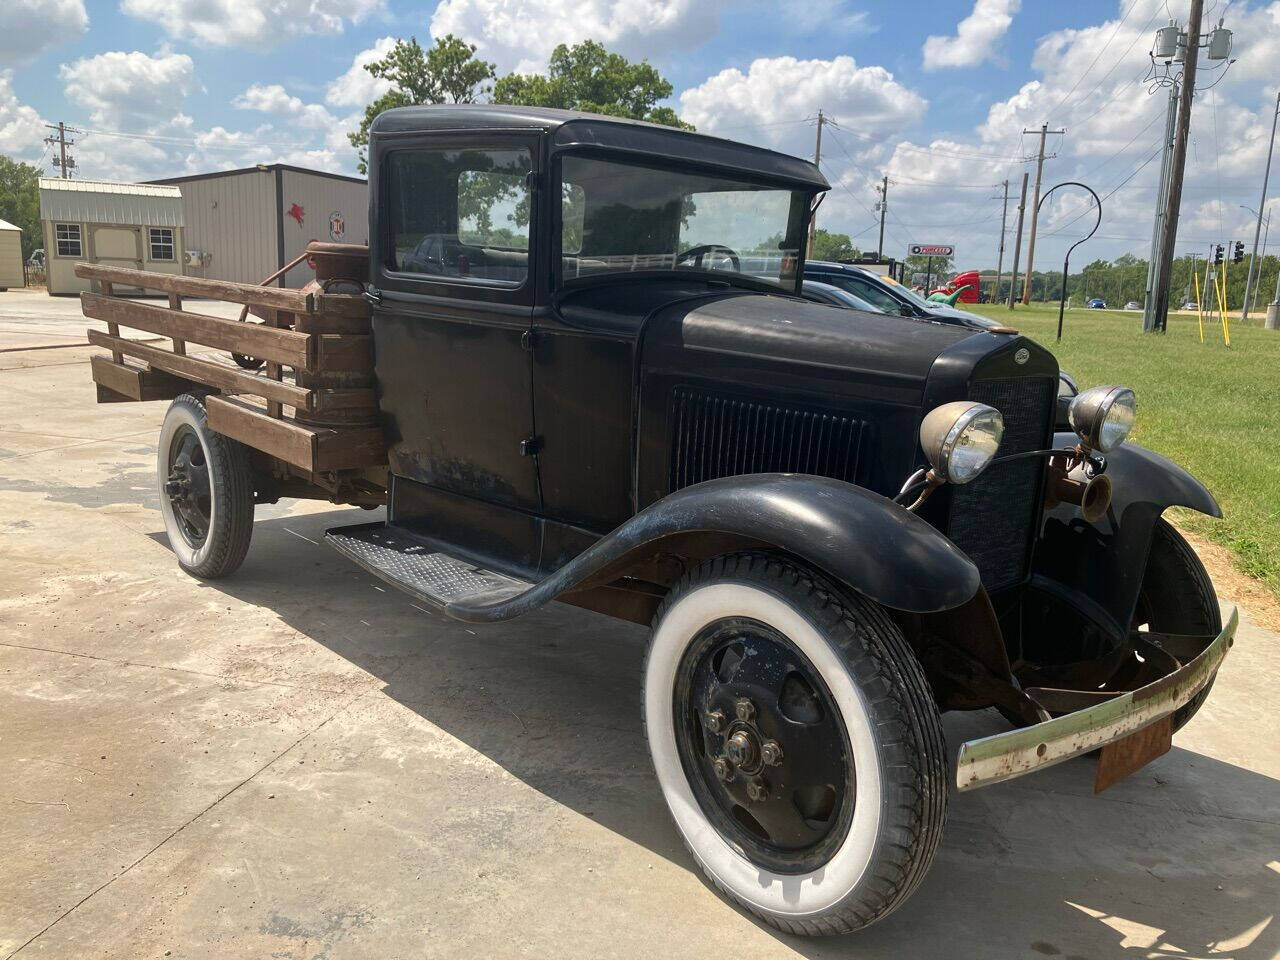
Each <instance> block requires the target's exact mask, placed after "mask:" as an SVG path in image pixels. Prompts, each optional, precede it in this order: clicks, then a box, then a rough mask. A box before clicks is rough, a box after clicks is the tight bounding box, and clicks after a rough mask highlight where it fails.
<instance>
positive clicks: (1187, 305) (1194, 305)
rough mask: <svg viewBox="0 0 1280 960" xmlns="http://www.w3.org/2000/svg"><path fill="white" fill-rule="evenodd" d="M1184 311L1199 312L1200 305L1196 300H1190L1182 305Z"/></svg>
mask: <svg viewBox="0 0 1280 960" xmlns="http://www.w3.org/2000/svg"><path fill="white" fill-rule="evenodd" d="M1182 309H1183V310H1199V309H1200V304H1198V303H1196V302H1195V301H1194V300H1188V301H1187V302H1186V303H1184V304H1183V305H1182Z"/></svg>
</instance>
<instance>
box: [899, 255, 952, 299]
mask: <svg viewBox="0 0 1280 960" xmlns="http://www.w3.org/2000/svg"><path fill="white" fill-rule="evenodd" d="M929 260H930V258H929V257H918V256H909V257H907V280H908V282H910V280H911V278H912V277H914V276H915V275H916V274H917V273H918V274H921V276H922V277H923V275H925V274H928V275H929V286H930V287H937V286H940V285H941V284H942V283H943V282H944V281H946V280H947V279H948V278H949V277H951V276H952V275H954V274H955V272H956V268H955V260H954V259H953V258H951V257H933V258H932V260H933V266H932V267H930V266H929ZM925 293H928V291H927V290H926V291H925Z"/></svg>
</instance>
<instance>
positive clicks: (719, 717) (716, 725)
mask: <svg viewBox="0 0 1280 960" xmlns="http://www.w3.org/2000/svg"><path fill="white" fill-rule="evenodd" d="M702 722H703V723H705V724H706V725H707V729H708V730H710V731H711V732H712V733H724V731H725V727H726V726H727V724H726V722H725V718H724V712H723V711H721V710H712V711H711V712H710V713H708V714H706V715H705V716H703V718H702Z"/></svg>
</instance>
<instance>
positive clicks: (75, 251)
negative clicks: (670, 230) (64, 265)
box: [54, 223, 82, 257]
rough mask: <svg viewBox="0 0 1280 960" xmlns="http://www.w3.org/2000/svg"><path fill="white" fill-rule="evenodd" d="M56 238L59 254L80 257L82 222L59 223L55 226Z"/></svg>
mask: <svg viewBox="0 0 1280 960" xmlns="http://www.w3.org/2000/svg"><path fill="white" fill-rule="evenodd" d="M54 239H55V240H56V241H57V244H58V256H60V257H79V256H82V254H81V252H80V224H78V223H59V224H56V225H55V226H54Z"/></svg>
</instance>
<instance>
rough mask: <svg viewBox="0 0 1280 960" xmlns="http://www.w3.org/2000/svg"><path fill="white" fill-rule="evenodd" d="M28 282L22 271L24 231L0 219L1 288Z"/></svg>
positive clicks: (4, 288) (22, 284) (19, 285)
mask: <svg viewBox="0 0 1280 960" xmlns="http://www.w3.org/2000/svg"><path fill="white" fill-rule="evenodd" d="M25 284H26V275H25V274H23V272H22V231H21V230H20V229H19V228H18V227H15V226H14V225H13V224H12V223H9V222H8V221H7V220H0V290H8V289H9V288H10V287H21V286H25Z"/></svg>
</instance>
